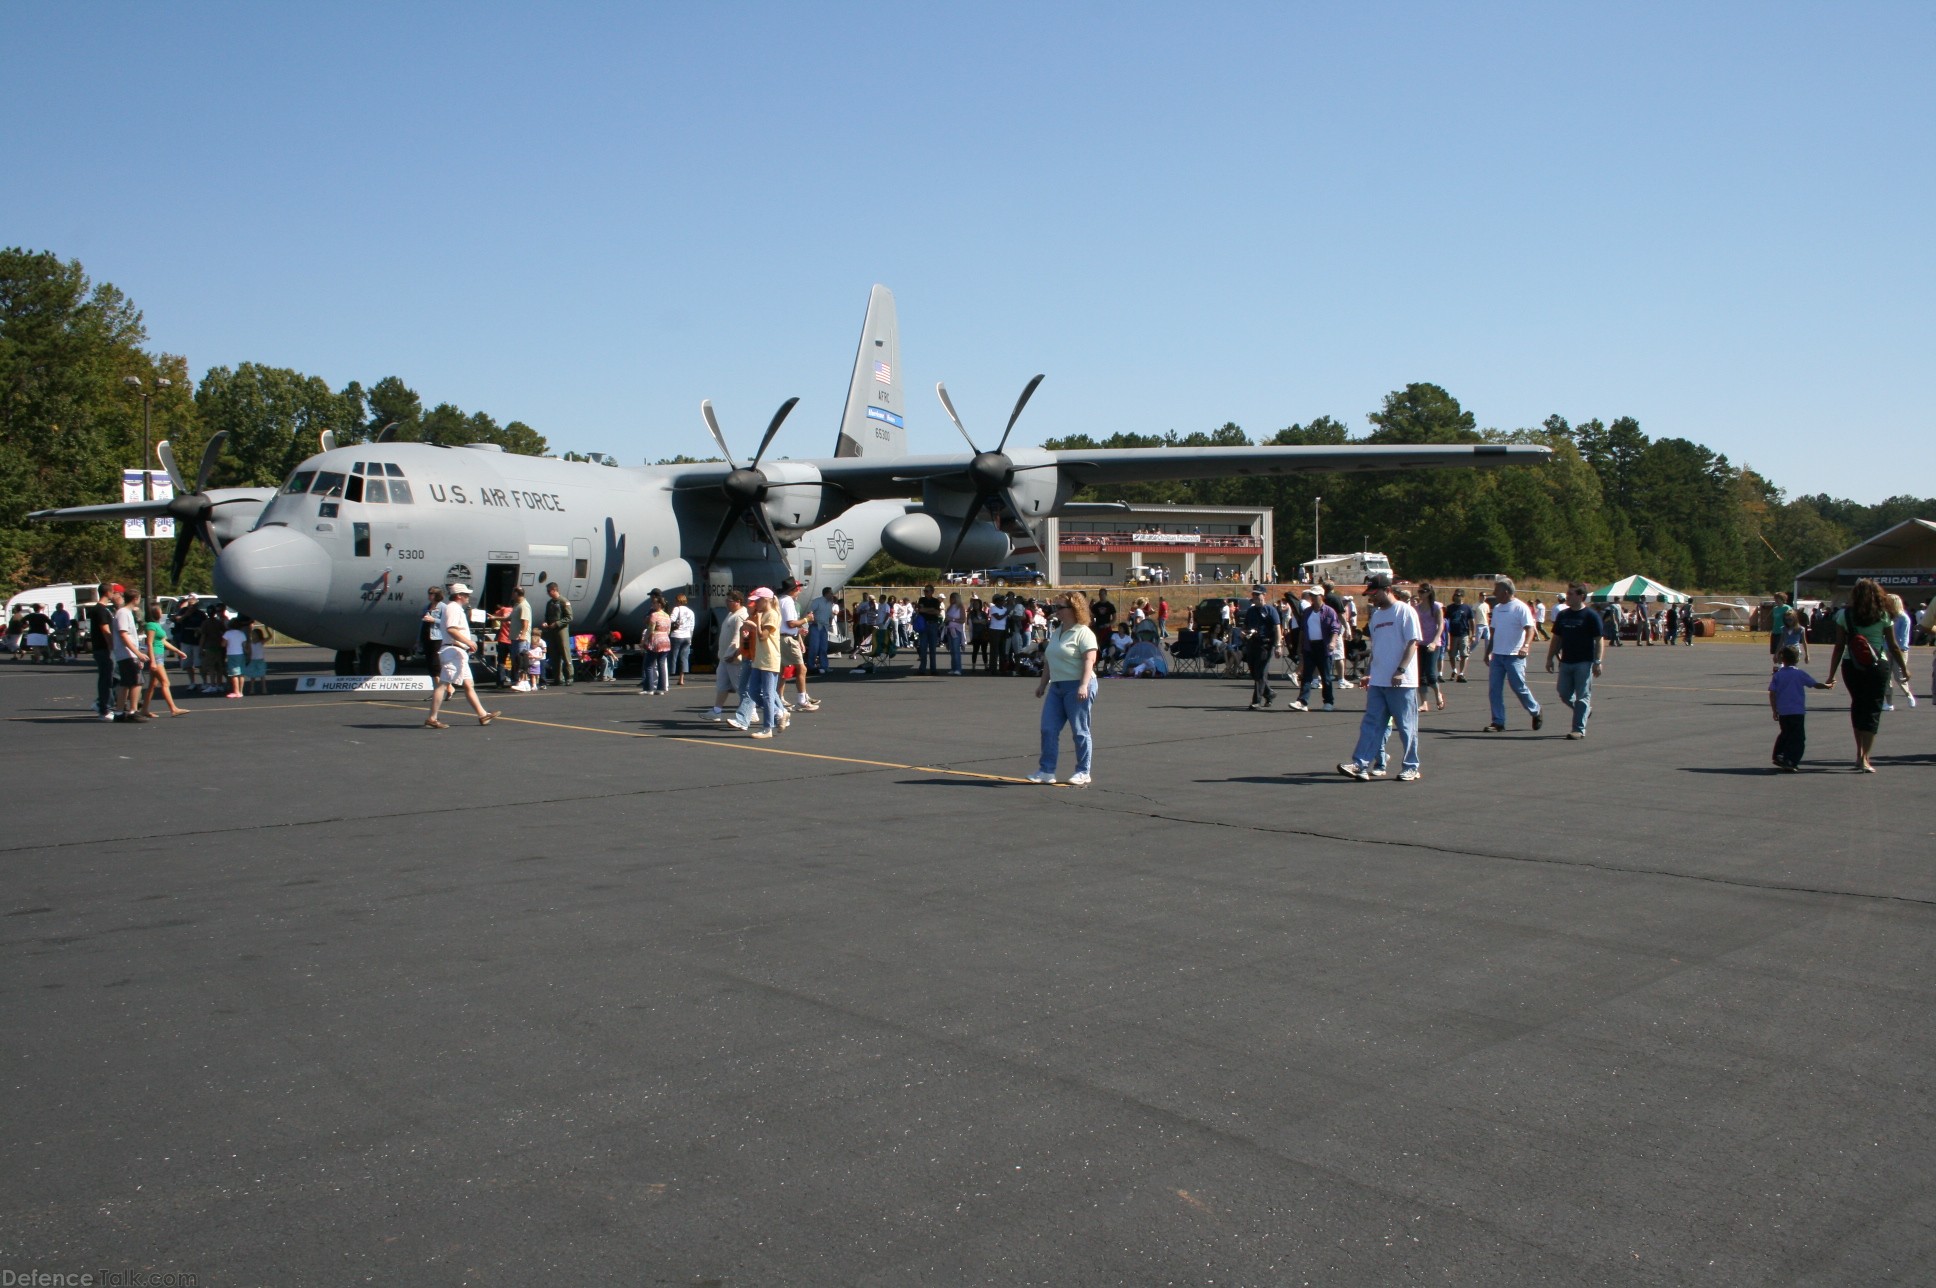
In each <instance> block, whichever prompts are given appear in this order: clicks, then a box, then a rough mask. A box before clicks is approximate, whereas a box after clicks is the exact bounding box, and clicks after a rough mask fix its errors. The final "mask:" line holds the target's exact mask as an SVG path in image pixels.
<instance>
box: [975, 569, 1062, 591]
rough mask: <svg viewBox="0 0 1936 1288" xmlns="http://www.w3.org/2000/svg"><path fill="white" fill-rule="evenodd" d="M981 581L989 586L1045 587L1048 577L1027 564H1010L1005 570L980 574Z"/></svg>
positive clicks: (990, 570)
mask: <svg viewBox="0 0 1936 1288" xmlns="http://www.w3.org/2000/svg"><path fill="white" fill-rule="evenodd" d="M982 579H983V580H984V581H986V582H987V583H988V584H989V585H990V586H1046V585H1048V584H1049V575H1048V574H1047V573H1045V572H1043V571H1042V570H1041V569H1040V568H1032V567H1030V566H1029V565H1027V564H1010V565H1009V566H1008V567H1006V568H989V569H987V570H986V571H984V572H983V573H982Z"/></svg>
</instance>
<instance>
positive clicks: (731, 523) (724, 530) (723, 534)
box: [706, 510, 740, 568]
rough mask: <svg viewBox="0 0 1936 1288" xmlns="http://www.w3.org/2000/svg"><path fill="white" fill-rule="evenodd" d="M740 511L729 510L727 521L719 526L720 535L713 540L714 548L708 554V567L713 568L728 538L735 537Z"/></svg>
mask: <svg viewBox="0 0 1936 1288" xmlns="http://www.w3.org/2000/svg"><path fill="white" fill-rule="evenodd" d="M739 516H740V511H738V510H728V511H727V512H726V521H725V522H724V523H722V524H720V525H719V535H718V536H716V537H714V538H713V548H712V549H711V550H708V551H707V552H706V566H707V567H708V568H710V567H712V563H713V560H715V559H717V558H719V551H720V548H721V547H722V546H724V545H725V544H726V538H728V537H730V536H732V535H733V528H734V527H735V526H736V525H737V524H738V523H739Z"/></svg>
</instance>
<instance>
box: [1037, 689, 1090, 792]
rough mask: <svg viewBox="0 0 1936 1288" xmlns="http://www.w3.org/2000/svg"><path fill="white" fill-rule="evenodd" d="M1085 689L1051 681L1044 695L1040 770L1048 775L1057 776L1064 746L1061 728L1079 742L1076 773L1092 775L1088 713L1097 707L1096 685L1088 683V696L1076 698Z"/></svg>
mask: <svg viewBox="0 0 1936 1288" xmlns="http://www.w3.org/2000/svg"><path fill="white" fill-rule="evenodd" d="M1081 687H1082V681H1080V680H1051V681H1049V691H1048V692H1047V693H1045V694H1043V695H1042V762H1041V764H1040V765H1038V766H1037V768H1038V769H1040V770H1041V771H1042V772H1043V773H1045V774H1053V773H1054V772H1055V760H1056V756H1057V755H1058V754H1060V751H1061V744H1062V726H1063V725H1068V726H1069V732H1070V734H1071V735H1073V736H1074V738H1075V742H1076V772H1077V773H1078V774H1086V773H1088V772H1089V759H1090V752H1091V750H1092V749H1093V747H1094V741H1095V740H1094V739H1092V738H1091V737H1090V736H1089V713H1090V711H1091V709H1092V708H1094V707H1095V705H1096V682H1095V681H1094V680H1091V681H1090V682H1089V696H1088V697H1087V698H1077V697H1076V690H1077V689H1079V688H1081Z"/></svg>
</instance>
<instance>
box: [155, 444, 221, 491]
mask: <svg viewBox="0 0 1936 1288" xmlns="http://www.w3.org/2000/svg"><path fill="white" fill-rule="evenodd" d="M228 441H229V431H227V430H226V429H224V430H220V431H218V432H217V433H216V434H215V435H214V436H213V437H212V438H210V439H209V440H208V442H207V443H206V444H204V445H203V447H202V466H201V468H200V469H199V470H197V471H196V472H195V490H196V491H197V492H206V491H208V480H209V476H210V475H212V474H214V473H215V463H216V462H217V461H219V460H220V459H221V458H222V444H224V443H226V442H228ZM168 472H169V473H170V474H173V473H174V472H175V471H174V470H173V469H172V468H170V469H169V471H168ZM175 486H176V487H178V488H179V487H180V486H181V484H179V483H177V484H176V485H175Z"/></svg>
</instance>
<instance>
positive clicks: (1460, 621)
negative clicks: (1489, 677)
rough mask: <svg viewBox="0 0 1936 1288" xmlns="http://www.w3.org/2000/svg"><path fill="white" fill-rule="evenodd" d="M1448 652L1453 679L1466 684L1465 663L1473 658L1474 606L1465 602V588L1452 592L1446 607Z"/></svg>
mask: <svg viewBox="0 0 1936 1288" xmlns="http://www.w3.org/2000/svg"><path fill="white" fill-rule="evenodd" d="M1445 635H1446V644H1447V646H1448V647H1447V649H1446V651H1447V652H1448V653H1450V654H1451V656H1452V678H1453V679H1454V680H1456V681H1458V682H1459V683H1460V684H1464V683H1465V661H1466V659H1467V658H1469V657H1471V656H1472V605H1470V604H1468V603H1466V602H1465V590H1464V589H1463V588H1460V589H1457V590H1454V591H1453V592H1452V602H1451V603H1449V604H1447V605H1446V606H1445Z"/></svg>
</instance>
